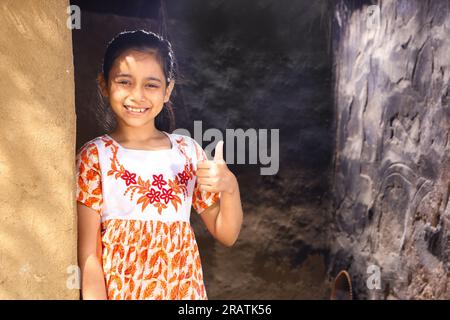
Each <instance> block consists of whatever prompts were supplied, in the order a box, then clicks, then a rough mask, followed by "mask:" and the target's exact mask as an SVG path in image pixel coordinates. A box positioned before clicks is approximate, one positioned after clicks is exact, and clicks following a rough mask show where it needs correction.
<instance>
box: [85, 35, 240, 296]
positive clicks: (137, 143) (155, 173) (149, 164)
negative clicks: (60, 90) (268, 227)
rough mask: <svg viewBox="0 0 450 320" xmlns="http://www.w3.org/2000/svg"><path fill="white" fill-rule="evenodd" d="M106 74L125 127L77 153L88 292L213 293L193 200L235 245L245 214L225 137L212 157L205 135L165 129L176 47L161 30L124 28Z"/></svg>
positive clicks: (103, 79) (217, 233) (102, 82)
mask: <svg viewBox="0 0 450 320" xmlns="http://www.w3.org/2000/svg"><path fill="white" fill-rule="evenodd" d="M98 80H99V86H100V89H101V92H102V95H103V96H104V97H105V98H107V99H108V100H109V103H110V106H111V108H112V111H113V113H114V114H115V117H116V120H117V126H116V128H115V129H114V130H113V131H112V132H110V133H109V134H105V135H103V136H100V137H97V138H95V139H93V140H91V141H89V142H87V143H86V144H85V145H84V146H83V147H82V148H81V149H80V151H79V153H78V154H77V201H78V202H77V209H78V232H79V240H78V259H79V264H80V268H81V276H82V277H81V279H82V282H81V288H82V289H81V290H82V297H83V299H207V295H206V291H205V286H204V283H203V273H202V267H201V261H200V256H199V252H198V247H197V243H196V240H195V237H194V233H193V229H192V227H191V226H190V224H189V217H190V211H191V205H192V207H193V208H194V209H195V210H196V211H197V213H199V214H200V217H201V218H202V220H203V222H204V223H205V225H206V228H207V229H208V230H209V232H210V233H211V234H212V235H213V237H214V238H216V239H217V240H218V241H219V242H221V243H223V244H224V245H226V246H231V245H233V244H234V242H235V241H236V239H237V237H238V234H239V231H240V227H241V224H242V217H243V213H242V207H241V201H240V195H239V187H238V183H237V179H236V177H235V176H234V175H233V173H232V172H231V171H230V170H229V169H228V168H227V165H226V163H225V161H224V160H223V157H222V148H223V142H222V141H221V142H219V144H218V146H217V147H216V154H215V156H214V160H212V161H208V160H207V157H206V154H205V152H204V150H203V149H202V148H201V147H200V146H199V145H198V144H197V142H196V141H195V140H193V139H191V138H188V137H186V136H182V135H178V134H171V133H168V132H166V131H162V130H160V129H158V127H159V125H158V123H159V122H158V121H159V119H160V118H161V117H162V112H163V111H164V110H163V109H167V112H166V113H168V114H169V116H170V115H171V114H172V112H171V108H170V102H169V98H170V95H171V93H172V90H173V88H174V83H175V82H174V55H173V52H172V48H171V45H170V43H169V42H168V41H167V40H164V39H163V38H161V37H160V36H158V35H156V34H154V33H151V32H146V31H142V30H138V31H132V32H123V33H120V34H119V35H118V36H117V37H115V38H114V39H113V40H112V41H111V42H110V43H109V45H108V47H107V49H106V53H105V56H104V60H103V70H102V73H101V74H100V75H99V78H98ZM155 120H156V123H155Z"/></svg>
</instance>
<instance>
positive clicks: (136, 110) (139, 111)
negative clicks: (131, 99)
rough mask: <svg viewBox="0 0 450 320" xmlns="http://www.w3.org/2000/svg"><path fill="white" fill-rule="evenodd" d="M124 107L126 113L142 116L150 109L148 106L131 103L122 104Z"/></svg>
mask: <svg viewBox="0 0 450 320" xmlns="http://www.w3.org/2000/svg"><path fill="white" fill-rule="evenodd" d="M124 108H125V109H126V110H127V112H126V114H127V115H130V116H142V115H144V114H145V113H147V112H148V111H149V110H150V108H146V107H140V106H131V105H124Z"/></svg>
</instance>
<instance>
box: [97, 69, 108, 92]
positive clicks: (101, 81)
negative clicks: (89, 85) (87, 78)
mask: <svg viewBox="0 0 450 320" xmlns="http://www.w3.org/2000/svg"><path fill="white" fill-rule="evenodd" d="M97 84H98V86H99V88H100V91H101V93H102V96H103V97H105V98H108V96H109V94H108V85H107V84H106V81H105V77H104V76H103V74H102V73H101V72H100V73H99V74H98V75H97Z"/></svg>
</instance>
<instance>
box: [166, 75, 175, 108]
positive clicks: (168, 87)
mask: <svg viewBox="0 0 450 320" xmlns="http://www.w3.org/2000/svg"><path fill="white" fill-rule="evenodd" d="M174 85H175V80H170V82H169V85H168V86H167V88H166V94H165V96H164V103H166V102H167V101H169V99H170V95H171V94H172V90H173V87H174Z"/></svg>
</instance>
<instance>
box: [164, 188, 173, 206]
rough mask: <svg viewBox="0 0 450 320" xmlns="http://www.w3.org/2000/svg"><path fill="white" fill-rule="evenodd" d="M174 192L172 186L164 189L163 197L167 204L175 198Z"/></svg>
mask: <svg viewBox="0 0 450 320" xmlns="http://www.w3.org/2000/svg"><path fill="white" fill-rule="evenodd" d="M172 192H173V189H172V188H170V189H162V194H161V199H163V200H164V202H165V203H166V204H167V203H169V200H171V199H173V198H174V195H173V194H172Z"/></svg>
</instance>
